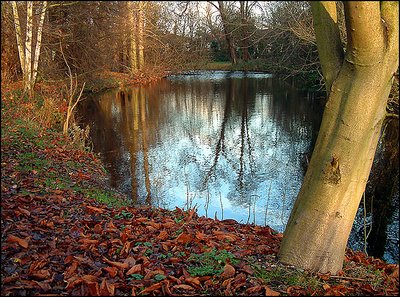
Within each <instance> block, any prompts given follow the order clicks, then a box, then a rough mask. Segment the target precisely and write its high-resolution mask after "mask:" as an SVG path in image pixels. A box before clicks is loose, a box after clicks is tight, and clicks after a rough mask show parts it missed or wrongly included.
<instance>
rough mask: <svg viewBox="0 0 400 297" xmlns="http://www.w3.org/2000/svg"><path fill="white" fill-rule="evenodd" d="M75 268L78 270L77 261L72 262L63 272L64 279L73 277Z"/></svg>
mask: <svg viewBox="0 0 400 297" xmlns="http://www.w3.org/2000/svg"><path fill="white" fill-rule="evenodd" d="M77 268H78V261H76V260H74V261H73V262H72V264H71V265H70V266H69V267H68V268H67V269H66V270H65V272H64V279H68V278H70V277H71V276H72V275H74V274H75V271H76V269H77Z"/></svg>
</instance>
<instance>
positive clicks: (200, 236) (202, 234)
mask: <svg viewBox="0 0 400 297" xmlns="http://www.w3.org/2000/svg"><path fill="white" fill-rule="evenodd" d="M196 238H197V239H199V240H204V239H206V238H207V235H206V234H204V233H203V232H201V231H197V232H196Z"/></svg>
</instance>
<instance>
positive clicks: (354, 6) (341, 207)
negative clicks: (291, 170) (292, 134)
mask: <svg viewBox="0 0 400 297" xmlns="http://www.w3.org/2000/svg"><path fill="white" fill-rule="evenodd" d="M312 5H316V6H319V9H321V11H323V12H324V14H316V13H315V9H313V17H314V18H317V22H316V23H317V24H318V23H319V22H318V20H319V21H320V19H318V18H319V17H321V16H324V17H325V18H326V19H329V18H327V16H329V15H330V14H331V13H330V12H329V11H328V10H324V7H323V6H324V5H326V2H325V4H320V3H317V4H312ZM379 5H380V4H379V2H345V13H346V29H347V34H348V44H347V50H346V56H345V59H342V60H341V61H339V63H338V64H339V65H340V68H339V71H337V70H336V69H335V68H334V67H324V64H323V63H324V60H323V59H321V56H326V53H323V52H321V48H325V50H334V49H339V46H337V43H338V42H340V40H337V39H336V38H333V37H332V36H330V38H331V41H332V40H333V41H334V43H333V44H331V45H330V47H328V46H326V44H325V46H324V47H320V46H319V45H320V42H326V40H329V38H327V37H326V36H321V35H320V34H321V33H323V32H324V31H323V30H318V29H317V28H316V35H317V42H318V50H319V55H320V60H321V63H322V64H323V67H322V69H323V72H324V73H323V74H324V77H325V80H326V81H327V86H330V89H329V90H328V93H329V97H328V101H327V103H326V106H325V111H324V115H323V118H322V123H321V127H320V132H319V135H318V139H317V142H316V145H315V148H314V152H313V155H312V158H311V161H310V164H309V167H308V170H307V173H306V176H305V178H304V182H303V185H302V187H301V190H300V192H299V194H298V197H297V200H296V202H295V205H294V208H293V210H292V213H291V215H290V218H289V221H288V224H287V226H286V230H285V232H284V237H283V240H282V244H281V248H280V251H279V258H280V260H281V261H282V262H284V263H288V264H292V265H296V266H298V267H302V268H305V269H311V270H314V271H320V272H328V271H330V272H331V273H333V274H336V273H337V272H338V271H339V270H340V269H341V268H342V265H343V259H344V254H345V249H346V245H347V241H348V238H349V234H350V231H351V227H352V225H353V221H354V218H355V215H356V212H357V209H358V206H359V203H360V201H361V197H362V194H363V192H364V190H365V185H366V183H367V180H368V176H369V172H370V169H371V166H372V161H373V158H374V154H375V150H376V147H377V143H378V138H379V134H380V131H381V126H382V122H383V119H384V117H385V107H386V102H387V98H388V95H389V91H390V87H391V83H392V78H393V74H394V72H395V70H396V69H397V67H398V3H397V2H391V3H385V2H383V3H382V8H381V10H382V11H380V7H379ZM381 17H382V18H383V19H384V20H385V23H383V22H382V20H381ZM332 22H334V20H333V18H331V20H330V23H326V24H325V26H327V27H329V26H332ZM386 30H387V33H386V32H385V31H386ZM318 32H319V33H318ZM325 34H327V33H326V31H325ZM333 56H335V57H337V56H339V57H340V52H337V53H335V54H334V55H333ZM328 60H329V61H332V60H331V59H328ZM324 69H325V70H324ZM327 69H328V70H327ZM335 72H336V75H337V76H336V75H335ZM327 78H328V79H327Z"/></svg>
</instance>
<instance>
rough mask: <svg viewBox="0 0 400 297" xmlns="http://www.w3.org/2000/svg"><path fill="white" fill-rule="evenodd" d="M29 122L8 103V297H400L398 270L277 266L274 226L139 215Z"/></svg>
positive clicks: (369, 265)
mask: <svg viewBox="0 0 400 297" xmlns="http://www.w3.org/2000/svg"><path fill="white" fill-rule="evenodd" d="M22 116H23V113H21V114H17V115H16V114H15V110H14V113H13V114H10V110H7V109H6V108H3V105H2V119H3V120H2V123H1V127H2V139H1V144H2V145H1V153H2V154H1V164H2V166H1V174H2V178H1V197H2V199H1V218H2V219H1V230H2V232H1V247H2V254H1V264H2V265H1V295H2V296H26V295H61V296H62V295H76V296H78V295H79V296H114V295H125V296H126V295H127V296H136V295H171V296H183V295H185V296H186V295H206V296H215V295H259V296H278V295H293V296H302V295H321V296H322V295H332V296H343V295H352V296H354V295H360V296H361V295H398V288H399V266H398V264H387V263H385V262H384V261H382V260H380V259H374V258H372V257H368V256H366V255H365V254H363V253H361V252H354V251H351V250H347V252H346V259H345V263H344V268H343V270H342V271H341V272H340V273H339V274H338V275H335V276H333V275H330V274H319V273H311V272H307V271H303V270H299V269H296V268H294V267H291V266H287V265H283V264H280V263H279V261H278V260H277V257H276V255H277V252H278V250H279V245H280V242H281V238H282V234H280V233H277V232H275V231H274V230H272V229H271V228H269V227H268V226H265V227H263V226H255V225H250V224H240V223H238V222H236V221H234V220H231V219H227V220H217V219H210V218H206V217H200V216H198V215H197V213H196V211H195V209H189V210H183V209H180V208H178V207H177V208H176V209H175V210H166V209H161V208H155V207H151V206H134V205H131V204H130V203H129V202H126V201H127V198H126V197H124V196H123V195H122V194H119V193H116V192H113V191H109V189H107V188H105V187H106V183H105V179H106V173H105V171H104V170H103V168H102V165H101V163H100V161H99V158H98V157H97V156H96V155H94V154H93V153H90V152H85V151H82V150H79V149H75V148H73V147H69V146H68V144H67V139H63V137H62V136H61V135H60V134H59V133H58V132H54V131H48V130H45V129H43V130H39V131H36V132H32V133H30V134H29V133H27V132H26V131H27V130H26V129H25V130H24V128H26V127H23V126H24V125H25V124H26V122H21V124H18V121H16V120H15V119H17V118H19V117H22ZM21 125H22V126H21ZM3 131H4V133H3ZM39 140H43V141H40V142H39ZM38 143H40V145H38ZM39 160H40V161H41V162H39ZM104 193H108V194H107V195H105V194H104ZM99 196H101V197H103V198H104V197H105V198H104V199H105V200H104V199H103V200H101V199H100V200H101V201H103V202H99V201H97V200H96V199H97V198H99ZM124 199H125V200H124ZM113 201H114V202H115V201H117V202H118V201H119V202H121V201H125V202H126V203H113ZM105 202H108V204H107V203H105ZM124 204H125V205H124Z"/></svg>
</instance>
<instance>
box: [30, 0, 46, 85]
mask: <svg viewBox="0 0 400 297" xmlns="http://www.w3.org/2000/svg"><path fill="white" fill-rule="evenodd" d="M46 9H47V1H43V7H42V10H41V12H40V20H39V26H38V30H37V40H36V47H35V56H34V59H33V74H32V75H33V77H32V84H34V83H35V82H36V77H37V73H38V65H39V55H40V48H41V47H42V32H43V24H44V16H45V14H46ZM32 88H33V85H32Z"/></svg>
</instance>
